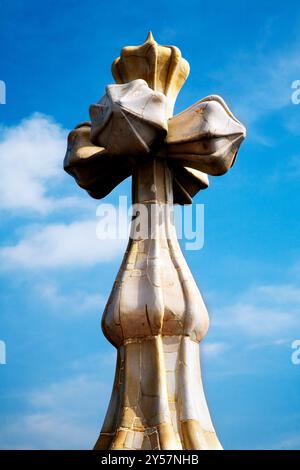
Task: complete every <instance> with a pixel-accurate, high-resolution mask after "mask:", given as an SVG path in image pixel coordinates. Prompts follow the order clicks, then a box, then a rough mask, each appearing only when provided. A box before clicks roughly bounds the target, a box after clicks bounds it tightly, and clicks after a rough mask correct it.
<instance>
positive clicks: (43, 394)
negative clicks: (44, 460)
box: [0, 374, 111, 449]
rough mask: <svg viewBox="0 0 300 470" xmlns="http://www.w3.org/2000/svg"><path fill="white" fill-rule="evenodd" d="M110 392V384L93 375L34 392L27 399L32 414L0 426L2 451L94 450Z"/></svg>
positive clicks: (51, 385) (80, 375)
mask: <svg viewBox="0 0 300 470" xmlns="http://www.w3.org/2000/svg"><path fill="white" fill-rule="evenodd" d="M110 391H111V387H110V385H108V384H104V383H102V382H101V380H99V378H98V377H96V376H95V375H91V374H90V375H86V374H79V375H77V376H74V377H71V378H68V379H66V380H63V381H61V382H57V383H53V384H49V385H48V386H47V387H45V388H41V389H37V390H33V391H32V392H30V393H28V394H27V395H26V396H25V397H24V400H25V403H26V408H27V409H28V410H29V411H28V412H27V413H25V414H23V415H17V416H15V417H14V419H11V416H10V420H9V422H8V423H4V422H3V423H2V424H1V429H0V442H1V448H2V449H91V448H92V447H93V444H94V443H95V442H96V439H97V437H98V433H99V431H100V426H101V420H102V418H103V414H104V412H105V410H106V406H107V404H108V399H109V395H110ZM100 415H101V417H100ZM100 418H101V419H100Z"/></svg>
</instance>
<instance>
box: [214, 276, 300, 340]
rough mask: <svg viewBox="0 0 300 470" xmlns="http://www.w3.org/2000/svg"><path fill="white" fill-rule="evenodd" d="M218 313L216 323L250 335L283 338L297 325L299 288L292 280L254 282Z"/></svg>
mask: <svg viewBox="0 0 300 470" xmlns="http://www.w3.org/2000/svg"><path fill="white" fill-rule="evenodd" d="M217 313H218V316H217V317H216V316H215V317H214V324H215V326H217V327H222V329H227V328H229V329H231V331H232V332H234V331H236V330H238V331H239V332H240V333H242V334H243V335H247V336H250V337H253V338H254V337H260V338H273V339H275V340H282V339H283V338H285V337H291V335H293V334H295V331H299V329H300V288H299V287H298V286H296V285H293V284H279V285H276V284H274V285H262V286H256V287H253V288H250V289H248V290H247V291H246V292H243V293H242V294H241V295H240V296H239V297H237V298H236V299H235V300H234V301H233V302H232V303H230V304H227V305H225V306H224V307H221V308H219V309H218V310H217Z"/></svg>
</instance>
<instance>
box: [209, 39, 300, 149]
mask: <svg viewBox="0 0 300 470" xmlns="http://www.w3.org/2000/svg"><path fill="white" fill-rule="evenodd" d="M213 77H214V78H216V79H217V80H220V81H223V82H224V80H228V78H229V77H230V90H235V91H236V90H237V91H238V92H237V93H236V95H235V111H236V114H237V115H238V117H240V118H241V119H242V120H245V121H246V124H248V125H249V124H252V123H255V122H256V121H258V120H259V119H260V118H261V117H263V116H266V115H268V114H270V113H273V112H276V111H278V110H281V109H283V108H285V107H288V106H291V107H294V108H295V106H293V105H292V101H291V96H292V92H293V91H294V90H292V83H293V81H294V80H296V79H299V41H298V40H296V41H294V43H291V44H289V45H288V46H287V47H280V48H277V49H276V48H273V51H272V53H266V51H265V50H264V49H263V48H260V47H258V48H257V49H256V50H252V51H250V52H249V51H243V52H240V53H238V52H237V54H236V56H235V60H234V61H231V62H230V63H229V64H228V66H227V67H223V69H222V70H220V71H219V72H217V73H215V74H213ZM230 90H229V91H230ZM255 134H257V135H255V137H256V138H257V139H259V140H260V141H261V143H263V141H264V140H265V137H264V136H262V135H260V134H259V131H256V130H255ZM251 135H253V132H252V133H251ZM265 144H266V145H269V144H270V142H269V139H268V138H267V140H266V142H265Z"/></svg>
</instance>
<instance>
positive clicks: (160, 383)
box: [64, 33, 246, 450]
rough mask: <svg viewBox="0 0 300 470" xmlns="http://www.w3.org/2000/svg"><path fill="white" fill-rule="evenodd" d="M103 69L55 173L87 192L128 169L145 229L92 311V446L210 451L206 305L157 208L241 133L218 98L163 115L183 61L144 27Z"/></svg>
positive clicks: (109, 185)
mask: <svg viewBox="0 0 300 470" xmlns="http://www.w3.org/2000/svg"><path fill="white" fill-rule="evenodd" d="M112 72H113V75H114V78H115V80H116V82H117V84H115V85H109V86H107V88H106V94H105V95H104V97H103V98H102V99H101V100H100V101H99V102H98V103H96V104H93V105H92V106H91V107H90V116H91V122H85V123H83V124H80V125H79V126H77V127H76V128H75V130H73V131H72V132H71V133H70V135H69V142H68V150H67V154H66V157H65V162H64V165H65V170H66V171H67V172H68V173H70V174H71V175H72V176H74V177H75V179H76V181H77V183H78V184H79V186H80V187H82V188H84V189H86V190H87V191H88V192H89V194H90V195H91V196H92V197H95V198H102V197H104V196H106V195H107V194H108V193H109V192H110V191H111V190H112V189H113V188H114V187H115V186H116V185H117V184H119V183H120V182H121V181H123V180H124V179H125V178H127V177H128V176H130V175H132V194H133V202H134V203H138V204H143V205H144V206H145V207H146V208H147V211H148V215H149V217H148V223H149V225H150V231H149V233H151V237H148V236H144V237H138V238H130V239H129V244H128V248H127V250H126V253H125V256H124V259H123V262H122V265H121V268H120V270H119V273H118V276H117V279H116V281H115V283H114V286H113V289H112V292H111V294H110V297H109V300H108V303H107V305H106V308H105V311H104V314H103V318H102V329H103V332H104V334H105V336H106V338H107V339H108V340H109V341H110V342H111V343H112V344H113V345H114V346H115V347H116V348H117V350H118V360H117V366H116V375H115V381H114V385H113V391H112V396H111V401H110V404H109V408H108V411H107V414H106V418H105V421H104V424H103V427H102V430H101V433H100V436H99V439H98V441H97V443H96V446H95V448H96V449H162V450H167V449H220V448H221V445H220V443H219V441H218V438H217V436H216V434H215V431H214V428H213V425H212V422H211V419H210V415H209V411H208V408H207V404H206V400H205V395H204V392H203V387H202V380H201V372H200V360H199V342H200V341H201V340H202V338H203V337H204V336H205V334H206V332H207V329H208V314H207V310H206V307H205V305H204V302H203V300H202V297H201V294H200V292H199V290H198V288H197V286H196V283H195V281H194V279H193V277H192V274H191V272H190V270H189V268H188V266H187V264H186V261H185V259H184V257H183V255H182V253H181V250H180V247H179V243H178V241H177V237H176V231H175V227H174V224H173V220H172V218H171V216H170V212H168V211H165V210H161V208H162V207H163V206H165V205H169V206H171V205H172V204H190V203H191V202H192V198H193V196H194V195H195V194H196V193H197V192H198V191H199V190H202V189H206V188H207V187H208V177H207V174H209V175H222V174H224V173H225V172H226V171H227V170H228V169H229V168H230V167H231V166H232V165H233V163H234V161H235V158H236V154H237V151H238V148H239V146H240V144H241V142H242V140H243V139H244V137H245V134H246V131H245V128H244V127H243V125H242V124H241V123H240V122H239V121H238V120H237V119H236V118H235V117H234V116H233V115H232V113H231V112H230V110H229V109H228V107H227V106H226V104H225V103H224V101H223V100H222V99H221V98H220V97H218V96H208V97H207V98H204V99H202V100H200V101H198V102H197V103H195V104H194V105H192V106H191V107H190V108H188V109H186V110H185V111H183V112H181V113H180V114H178V115H176V116H174V117H172V113H173V108H174V104H175V100H176V97H177V95H178V93H179V91H180V88H181V87H182V85H183V83H184V82H185V80H186V78H187V76H188V74H189V65H188V62H187V61H186V60H184V59H183V58H182V57H181V53H180V51H179V49H177V48H176V47H173V46H160V45H158V44H157V43H156V42H155V40H154V39H153V36H152V34H151V33H149V35H148V37H147V39H146V42H145V43H144V44H143V45H142V46H136V47H125V48H124V49H123V50H122V52H121V56H120V57H118V58H117V59H116V60H115V61H114V63H113V66H112ZM136 223H137V222H136V219H134V220H133V221H132V225H133V229H134V228H135V224H136Z"/></svg>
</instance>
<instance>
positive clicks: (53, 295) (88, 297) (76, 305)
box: [34, 281, 106, 316]
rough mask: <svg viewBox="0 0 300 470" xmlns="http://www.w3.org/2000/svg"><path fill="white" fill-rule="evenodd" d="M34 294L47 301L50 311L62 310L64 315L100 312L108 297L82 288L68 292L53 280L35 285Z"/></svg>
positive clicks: (58, 311)
mask: <svg viewBox="0 0 300 470" xmlns="http://www.w3.org/2000/svg"><path fill="white" fill-rule="evenodd" d="M34 294H35V295H36V296H38V297H39V298H40V299H41V300H45V301H46V302H47V305H48V308H49V311H53V312H57V313H58V314H60V315H61V313H62V312H64V315H72V316H74V315H75V316H79V315H86V314H87V313H88V312H95V311H97V312H98V311H99V310H100V309H102V308H103V307H104V306H105V304H106V299H105V298H104V296H102V295H101V294H100V293H91V292H86V291H84V290H81V289H74V290H72V291H71V292H67V293H66V292H64V291H63V290H60V289H59V286H58V285H57V284H56V283H55V282H53V281H48V282H47V283H44V284H40V285H36V286H34Z"/></svg>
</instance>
